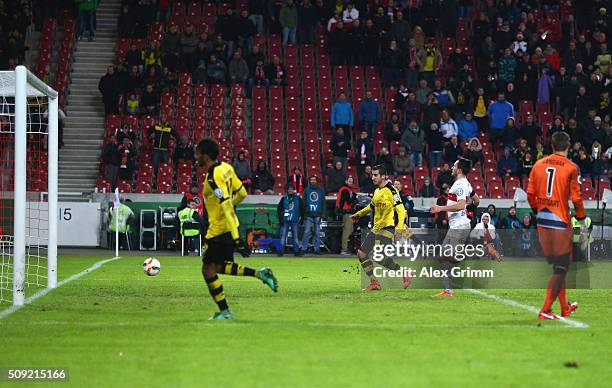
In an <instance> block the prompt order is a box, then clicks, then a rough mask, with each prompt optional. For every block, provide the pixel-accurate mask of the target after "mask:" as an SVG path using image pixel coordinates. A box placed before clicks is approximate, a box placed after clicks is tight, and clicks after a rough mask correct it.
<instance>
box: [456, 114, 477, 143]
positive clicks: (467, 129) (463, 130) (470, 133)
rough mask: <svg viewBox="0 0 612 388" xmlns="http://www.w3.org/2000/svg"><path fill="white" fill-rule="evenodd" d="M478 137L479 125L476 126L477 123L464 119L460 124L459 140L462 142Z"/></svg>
mask: <svg viewBox="0 0 612 388" xmlns="http://www.w3.org/2000/svg"><path fill="white" fill-rule="evenodd" d="M476 136H478V124H476V121H474V120H471V121H467V120H465V119H463V120H461V121H460V122H459V139H461V141H463V140H466V139H471V138H473V137H476Z"/></svg>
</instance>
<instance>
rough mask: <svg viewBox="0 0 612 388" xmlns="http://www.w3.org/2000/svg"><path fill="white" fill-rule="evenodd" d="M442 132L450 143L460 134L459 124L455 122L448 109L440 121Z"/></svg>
mask: <svg viewBox="0 0 612 388" xmlns="http://www.w3.org/2000/svg"><path fill="white" fill-rule="evenodd" d="M440 132H441V133H442V136H443V137H444V139H445V140H446V141H449V140H450V139H451V138H452V137H453V136H457V134H458V133H459V128H458V127H457V123H456V122H455V120H453V118H452V117H451V116H450V113H449V111H448V110H446V109H444V110H443V111H442V117H441V119H440Z"/></svg>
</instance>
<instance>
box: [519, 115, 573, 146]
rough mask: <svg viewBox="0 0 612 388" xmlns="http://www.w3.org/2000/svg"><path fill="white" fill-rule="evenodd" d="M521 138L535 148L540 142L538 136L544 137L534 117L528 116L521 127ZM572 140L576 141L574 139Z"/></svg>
mask: <svg viewBox="0 0 612 388" xmlns="http://www.w3.org/2000/svg"><path fill="white" fill-rule="evenodd" d="M520 136H521V137H522V138H523V139H525V140H527V144H528V145H529V147H531V148H534V147H535V144H536V142H537V140H538V136H542V128H540V126H539V125H537V124H536V123H535V122H534V120H533V115H532V114H528V115H527V117H526V119H525V122H524V123H523V125H522V126H521V130H520ZM572 139H575V138H573V137H572Z"/></svg>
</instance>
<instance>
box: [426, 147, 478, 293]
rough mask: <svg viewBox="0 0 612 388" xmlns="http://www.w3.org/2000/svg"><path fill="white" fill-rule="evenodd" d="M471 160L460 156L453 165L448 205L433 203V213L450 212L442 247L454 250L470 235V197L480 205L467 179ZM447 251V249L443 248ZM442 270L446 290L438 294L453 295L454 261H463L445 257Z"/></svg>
mask: <svg viewBox="0 0 612 388" xmlns="http://www.w3.org/2000/svg"><path fill="white" fill-rule="evenodd" d="M470 169H471V162H470V161H469V160H467V159H463V158H459V159H458V160H457V161H456V162H455V164H454V165H453V169H452V174H453V178H455V182H454V183H453V185H452V186H451V188H450V190H449V191H448V199H447V201H446V206H439V205H433V206H432V207H431V212H432V213H434V214H435V213H439V212H446V213H447V214H448V227H449V229H448V232H447V233H446V237H445V238H444V241H443V242H442V247H443V248H444V247H445V246H448V245H450V246H453V251H455V250H456V247H457V246H458V245H463V244H465V242H466V241H467V239H468V237H469V236H470V230H471V228H470V219H469V218H468V216H467V211H466V206H467V203H468V199H469V198H470V197H471V198H472V202H473V203H474V204H475V205H476V206H478V202H479V198H478V196H477V195H475V194H474V192H473V191H472V185H471V184H470V182H469V181H468V180H467V174H468V173H469V172H470ZM443 251H445V249H444V250H443ZM441 260H442V270H444V271H445V275H444V276H443V277H442V283H443V285H444V290H443V291H442V292H440V293H438V294H437V295H436V296H453V294H454V292H453V288H452V285H451V279H452V276H451V270H452V268H453V265H454V263H457V262H459V261H461V260H460V259H457V258H456V257H443V258H441Z"/></svg>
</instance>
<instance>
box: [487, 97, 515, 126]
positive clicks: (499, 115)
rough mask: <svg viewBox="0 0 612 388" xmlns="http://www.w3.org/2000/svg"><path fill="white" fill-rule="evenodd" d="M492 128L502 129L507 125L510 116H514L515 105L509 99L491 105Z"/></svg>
mask: <svg viewBox="0 0 612 388" xmlns="http://www.w3.org/2000/svg"><path fill="white" fill-rule="evenodd" d="M489 117H490V118H491V125H490V127H491V128H495V129H501V128H503V127H505V126H506V120H508V117H514V107H513V106H512V104H511V103H509V102H508V101H503V102H499V101H495V102H493V103H491V105H489Z"/></svg>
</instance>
